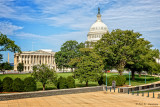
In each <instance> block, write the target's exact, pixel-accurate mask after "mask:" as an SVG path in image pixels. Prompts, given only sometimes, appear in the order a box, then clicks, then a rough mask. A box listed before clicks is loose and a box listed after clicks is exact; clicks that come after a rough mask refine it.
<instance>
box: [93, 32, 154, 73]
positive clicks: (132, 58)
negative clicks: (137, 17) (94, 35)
mask: <svg viewBox="0 0 160 107" xmlns="http://www.w3.org/2000/svg"><path fill="white" fill-rule="evenodd" d="M140 37H141V34H140V33H138V32H133V31H132V30H125V31H123V30H120V29H116V30H113V31H112V32H111V33H110V34H109V33H107V34H105V35H104V36H103V37H102V38H101V39H100V40H99V41H98V42H97V43H96V46H95V48H94V50H95V51H96V52H97V53H98V54H99V55H100V56H101V57H102V58H103V62H104V63H105V69H107V68H108V69H112V68H113V67H114V68H116V69H117V70H118V71H119V73H120V74H122V71H124V68H125V67H129V69H131V68H134V69H139V71H141V70H142V68H144V66H145V65H146V64H145V62H148V61H149V60H150V61H151V60H153V59H154V57H156V54H157V53H156V52H155V51H157V50H155V51H154V52H153V50H152V49H151V47H152V45H151V44H150V42H149V41H147V40H144V39H143V38H140ZM144 61H145V62H144ZM142 63H144V64H142ZM126 65H127V66H126ZM135 67H136V68H135Z"/></svg>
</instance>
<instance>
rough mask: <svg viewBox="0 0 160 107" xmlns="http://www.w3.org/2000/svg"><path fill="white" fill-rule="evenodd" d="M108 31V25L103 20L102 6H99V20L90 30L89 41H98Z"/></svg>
mask: <svg viewBox="0 0 160 107" xmlns="http://www.w3.org/2000/svg"><path fill="white" fill-rule="evenodd" d="M107 32H108V28H107V26H106V25H105V24H104V23H103V22H102V20H101V14H100V8H98V14H97V20H96V22H95V23H94V24H93V25H92V26H91V28H90V31H89V32H88V35H87V36H88V39H87V41H90V42H96V41H98V40H100V39H101V38H102V35H104V34H106V33H107Z"/></svg>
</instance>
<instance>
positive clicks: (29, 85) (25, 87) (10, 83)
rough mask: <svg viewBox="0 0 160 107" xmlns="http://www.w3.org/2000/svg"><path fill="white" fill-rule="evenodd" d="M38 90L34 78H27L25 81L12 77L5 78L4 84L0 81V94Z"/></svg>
mask: <svg viewBox="0 0 160 107" xmlns="http://www.w3.org/2000/svg"><path fill="white" fill-rule="evenodd" d="M36 89H37V86H36V81H35V80H34V79H33V78H32V77H27V78H25V79H24V81H22V80H21V79H20V78H16V79H15V80H13V79H12V78H11V77H5V78H4V79H3V82H2V81H1V80H0V92H2V91H3V92H22V91H36Z"/></svg>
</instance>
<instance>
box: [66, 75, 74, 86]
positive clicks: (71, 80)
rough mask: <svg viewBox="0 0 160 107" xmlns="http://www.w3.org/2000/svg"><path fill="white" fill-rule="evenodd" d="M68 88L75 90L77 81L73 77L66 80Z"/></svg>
mask: <svg viewBox="0 0 160 107" xmlns="http://www.w3.org/2000/svg"><path fill="white" fill-rule="evenodd" d="M66 85H67V88H75V80H74V78H73V77H72V76H68V77H67V80H66Z"/></svg>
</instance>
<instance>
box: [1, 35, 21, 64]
mask: <svg viewBox="0 0 160 107" xmlns="http://www.w3.org/2000/svg"><path fill="white" fill-rule="evenodd" d="M1 51H11V52H21V49H20V47H19V46H17V45H16V44H15V42H14V41H12V40H11V39H9V38H7V36H6V35H3V34H2V33H0V52H1ZM1 60H2V54H0V61H1Z"/></svg>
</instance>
